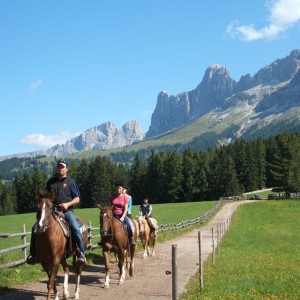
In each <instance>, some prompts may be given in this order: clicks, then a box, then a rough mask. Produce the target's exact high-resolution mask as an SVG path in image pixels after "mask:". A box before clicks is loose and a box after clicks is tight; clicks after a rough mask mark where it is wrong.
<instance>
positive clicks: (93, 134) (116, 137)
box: [0, 121, 144, 161]
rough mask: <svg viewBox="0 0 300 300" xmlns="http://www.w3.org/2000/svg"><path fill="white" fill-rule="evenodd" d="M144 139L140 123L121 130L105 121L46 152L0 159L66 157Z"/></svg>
mask: <svg viewBox="0 0 300 300" xmlns="http://www.w3.org/2000/svg"><path fill="white" fill-rule="evenodd" d="M143 138H144V134H143V132H142V129H141V126H140V123H139V122H137V121H128V122H127V123H125V124H124V125H123V126H122V127H121V128H117V127H116V125H115V124H114V122H112V121H107V122H105V123H103V124H101V125H99V126H96V127H92V128H89V129H87V130H85V131H84V132H82V133H81V134H80V135H79V136H77V137H75V138H73V139H71V140H69V141H67V142H66V143H64V144H61V145H55V146H53V147H51V148H49V149H47V150H39V151H33V152H27V153H20V154H13V155H9V156H2V157H0V161H1V160H5V159H9V158H12V157H19V158H20V157H35V156H39V155H46V156H48V157H64V156H66V155H69V154H72V153H76V152H80V151H84V150H106V149H111V148H118V147H124V146H128V145H131V144H132V143H135V142H138V141H140V140H142V139H143Z"/></svg>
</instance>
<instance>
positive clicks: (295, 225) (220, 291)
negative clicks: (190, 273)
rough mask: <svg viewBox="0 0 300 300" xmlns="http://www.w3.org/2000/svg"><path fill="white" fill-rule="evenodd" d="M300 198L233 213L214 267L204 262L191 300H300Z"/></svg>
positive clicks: (191, 286)
mask: <svg viewBox="0 0 300 300" xmlns="http://www.w3.org/2000/svg"><path fill="white" fill-rule="evenodd" d="M299 213H300V201H299V200H291V201H289V200H282V201H266V202H257V203H253V204H250V205H243V206H242V207H240V208H239V210H238V211H237V213H236V215H235V216H234V218H233V222H232V225H231V228H230V230H229V231H228V232H227V233H226V235H225V237H224V240H223V243H222V245H221V247H220V251H219V253H218V255H217V256H216V264H215V265H214V266H213V265H212V264H211V260H210V259H208V260H207V261H206V262H205V264H204V290H203V291H200V290H199V283H198V282H199V275H197V276H195V278H194V279H193V280H192V281H191V282H190V284H189V288H188V293H187V294H185V295H183V296H182V297H181V299H182V300H187V299H193V300H194V299H195V300H196V299H205V300H209V299H214V300H217V299H255V300H256V299H258V300H259V299H264V300H267V299H269V300H273V299H289V300H293V299H300V256H299V251H300V218H299Z"/></svg>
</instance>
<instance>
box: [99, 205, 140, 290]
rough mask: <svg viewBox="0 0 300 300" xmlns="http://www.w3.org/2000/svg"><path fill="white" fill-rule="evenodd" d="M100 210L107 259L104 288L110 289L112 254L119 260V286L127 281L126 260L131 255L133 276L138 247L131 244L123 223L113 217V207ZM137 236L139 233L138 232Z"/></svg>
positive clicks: (130, 271) (130, 273)
mask: <svg viewBox="0 0 300 300" xmlns="http://www.w3.org/2000/svg"><path fill="white" fill-rule="evenodd" d="M98 207H99V209H100V233H101V237H102V240H101V244H102V249H103V257H104V259H105V283H104V287H105V288H108V287H109V270H110V252H114V253H115V255H116V257H117V258H118V266H119V284H123V283H124V280H125V267H124V263H125V258H126V259H127V254H128V252H129V254H130V267H129V275H130V276H133V271H134V258H135V252H136V245H133V244H130V243H129V240H128V236H127V232H126V229H125V228H124V226H123V223H122V222H121V221H119V220H118V219H116V218H115V217H114V216H113V211H112V207H111V206H105V207H102V206H100V205H98ZM136 234H137V232H136Z"/></svg>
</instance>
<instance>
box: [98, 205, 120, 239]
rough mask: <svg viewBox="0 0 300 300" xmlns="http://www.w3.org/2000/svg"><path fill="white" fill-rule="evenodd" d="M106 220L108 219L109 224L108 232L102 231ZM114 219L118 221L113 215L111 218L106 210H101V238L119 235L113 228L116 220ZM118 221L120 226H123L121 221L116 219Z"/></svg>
mask: <svg viewBox="0 0 300 300" xmlns="http://www.w3.org/2000/svg"><path fill="white" fill-rule="evenodd" d="M104 218H106V219H107V223H108V226H107V227H108V228H107V230H103V229H102V226H103V220H104ZM113 219H116V218H115V217H114V216H113V215H112V216H110V215H108V214H107V211H106V210H105V211H103V210H101V212H100V234H101V237H112V236H114V235H116V234H117V232H118V230H116V231H114V226H113V221H114V220H113ZM116 221H118V222H119V223H120V224H122V222H121V221H120V220H118V219H116Z"/></svg>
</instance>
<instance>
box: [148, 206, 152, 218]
mask: <svg viewBox="0 0 300 300" xmlns="http://www.w3.org/2000/svg"><path fill="white" fill-rule="evenodd" d="M151 213H152V205H151V204H150V205H149V213H148V214H147V217H150V216H151Z"/></svg>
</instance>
